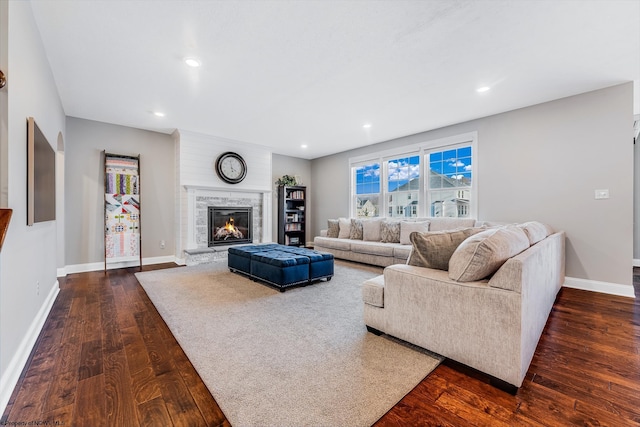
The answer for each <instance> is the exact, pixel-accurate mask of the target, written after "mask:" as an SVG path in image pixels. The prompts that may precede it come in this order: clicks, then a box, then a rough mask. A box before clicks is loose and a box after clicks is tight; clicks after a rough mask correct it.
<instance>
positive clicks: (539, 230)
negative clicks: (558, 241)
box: [518, 221, 550, 245]
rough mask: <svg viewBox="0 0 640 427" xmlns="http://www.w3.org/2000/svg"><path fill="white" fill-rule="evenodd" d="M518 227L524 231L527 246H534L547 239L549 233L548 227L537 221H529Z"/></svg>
mask: <svg viewBox="0 0 640 427" xmlns="http://www.w3.org/2000/svg"><path fill="white" fill-rule="evenodd" d="M518 227H520V228H521V229H522V231H524V234H526V235H527V237H528V238H529V244H531V245H535V244H536V243H538V242H539V241H540V240H542V239H544V238H545V237H547V236H548V235H549V234H550V233H549V227H548V226H547V225H545V224H543V223H541V222H538V221H529V222H525V223H523V224H518Z"/></svg>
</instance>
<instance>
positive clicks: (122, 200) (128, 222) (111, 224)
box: [103, 151, 142, 271]
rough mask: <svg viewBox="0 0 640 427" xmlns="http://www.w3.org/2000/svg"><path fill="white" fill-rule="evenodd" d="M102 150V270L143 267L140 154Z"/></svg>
mask: <svg viewBox="0 0 640 427" xmlns="http://www.w3.org/2000/svg"><path fill="white" fill-rule="evenodd" d="M103 153H104V269H105V271H106V270H107V264H115V263H119V264H121V265H119V266H118V267H130V266H131V261H137V262H138V263H139V266H140V268H142V235H141V233H140V231H141V228H140V156H139V155H138V156H126V155H122V154H113V153H107V152H106V151H104V152H103Z"/></svg>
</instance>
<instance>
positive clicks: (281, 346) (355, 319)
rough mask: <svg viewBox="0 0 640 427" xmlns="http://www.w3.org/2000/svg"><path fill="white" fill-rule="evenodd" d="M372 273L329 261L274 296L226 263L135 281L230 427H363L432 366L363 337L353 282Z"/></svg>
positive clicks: (357, 284)
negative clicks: (312, 279)
mask: <svg viewBox="0 0 640 427" xmlns="http://www.w3.org/2000/svg"><path fill="white" fill-rule="evenodd" d="M380 273H381V269H379V268H375V267H365V266H360V265H354V264H351V263H346V262H340V261H336V265H335V276H334V278H333V280H331V281H329V282H324V281H323V282H318V283H315V284H313V285H310V286H306V287H300V288H293V289H289V290H287V291H286V292H284V293H281V292H279V291H277V290H275V289H272V288H270V287H268V286H266V285H264V284H261V283H257V282H253V281H251V280H250V279H247V278H245V277H243V276H241V275H239V274H237V273H231V272H230V271H229V270H228V269H227V266H226V262H214V263H209V264H202V265H197V266H192V267H181V268H173V269H169V270H157V271H149V272H143V273H136V276H137V278H138V281H139V282H140V283H141V285H142V287H143V288H144V290H145V291H146V292H147V294H148V295H149V298H150V299H151V301H152V302H153V304H154V305H155V306H156V308H157V309H158V311H159V313H160V315H161V316H162V318H163V319H164V320H165V322H166V323H167V325H168V326H169V328H170V329H171V332H172V333H173V335H174V336H175V337H176V339H177V340H178V342H179V343H180V346H181V347H182V348H183V349H184V351H185V353H186V354H187V356H188V357H189V359H190V360H191V363H192V364H193V365H194V367H195V368H196V370H197V371H198V373H199V374H200V377H201V378H202V380H203V381H204V383H205V384H206V386H207V387H208V388H209V390H210V391H211V394H212V395H213V397H214V398H215V400H216V402H218V404H219V405H220V408H221V409H222V411H223V412H224V414H225V416H226V417H227V419H228V420H229V422H230V423H231V424H232V425H233V426H337V425H340V426H369V425H371V424H373V423H374V422H375V421H376V420H378V419H379V418H380V417H381V416H382V415H384V414H385V413H386V412H387V411H388V410H389V409H391V408H392V407H393V406H394V405H395V404H396V403H397V402H398V401H400V400H401V399H402V397H404V396H405V395H406V394H407V393H408V392H409V391H411V390H412V389H413V388H414V387H415V386H416V385H417V384H418V383H419V382H420V381H421V380H422V379H424V378H425V377H426V376H427V375H428V374H429V373H430V372H431V371H432V370H433V369H435V367H436V366H437V365H438V363H439V362H440V360H439V359H438V358H437V357H434V355H430V354H428V353H427V352H426V351H423V350H421V349H418V348H414V347H412V346H409V345H407V344H406V343H402V342H399V341H397V340H394V339H391V338H388V337H385V336H376V335H374V334H371V333H368V332H367V330H366V327H365V325H364V322H363V317H362V311H363V308H362V304H363V303H362V296H361V284H362V282H363V281H365V280H366V279H368V278H371V277H374V276H376V275H378V274H380Z"/></svg>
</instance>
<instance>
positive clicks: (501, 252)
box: [449, 225, 529, 282]
mask: <svg viewBox="0 0 640 427" xmlns="http://www.w3.org/2000/svg"><path fill="white" fill-rule="evenodd" d="M528 247H529V238H527V235H526V234H525V232H524V231H523V230H522V229H521V228H519V227H516V226H513V225H509V226H506V227H501V228H490V229H488V230H485V231H482V232H480V233H478V234H475V235H473V236H471V237H469V238H467V239H466V240H465V241H464V242H462V243H461V244H460V246H458V248H457V249H456V250H455V252H453V255H451V259H450V260H449V278H451V279H453V280H455V281H458V282H473V281H475V280H482V279H484V278H486V277H489V276H490V275H492V274H493V273H495V272H496V271H498V269H499V268H500V267H502V264H504V263H505V262H507V260H508V259H509V258H511V257H513V256H516V255H518V254H519V253H520V252H522V251H524V250H525V249H527V248H528Z"/></svg>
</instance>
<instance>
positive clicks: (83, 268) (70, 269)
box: [58, 255, 179, 277]
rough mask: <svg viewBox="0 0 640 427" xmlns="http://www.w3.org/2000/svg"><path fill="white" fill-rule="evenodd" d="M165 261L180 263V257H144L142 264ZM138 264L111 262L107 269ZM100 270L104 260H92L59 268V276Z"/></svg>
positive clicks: (102, 267) (136, 262)
mask: <svg viewBox="0 0 640 427" xmlns="http://www.w3.org/2000/svg"><path fill="white" fill-rule="evenodd" d="M165 262H175V263H176V264H179V262H178V258H176V257H175V256H174V255H167V256H158V257H152V258H142V265H153V264H163V263H165ZM138 265H139V262H138V261H137V260H136V261H123V262H114V263H111V264H107V270H113V269H116V268H127V267H137V266H138ZM100 270H104V261H103V262H91V263H87V264H74V265H67V266H65V267H64V268H62V269H61V268H59V269H58V277H64V276H66V275H67V274H73V273H86V272H89V271H100Z"/></svg>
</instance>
